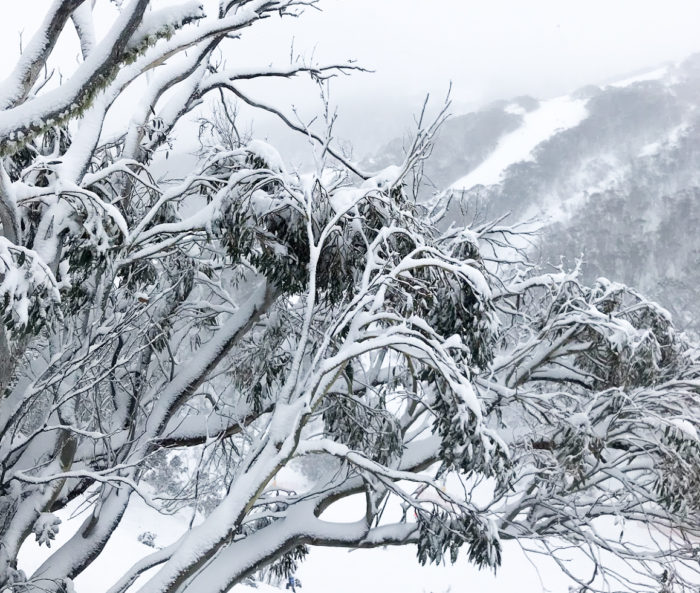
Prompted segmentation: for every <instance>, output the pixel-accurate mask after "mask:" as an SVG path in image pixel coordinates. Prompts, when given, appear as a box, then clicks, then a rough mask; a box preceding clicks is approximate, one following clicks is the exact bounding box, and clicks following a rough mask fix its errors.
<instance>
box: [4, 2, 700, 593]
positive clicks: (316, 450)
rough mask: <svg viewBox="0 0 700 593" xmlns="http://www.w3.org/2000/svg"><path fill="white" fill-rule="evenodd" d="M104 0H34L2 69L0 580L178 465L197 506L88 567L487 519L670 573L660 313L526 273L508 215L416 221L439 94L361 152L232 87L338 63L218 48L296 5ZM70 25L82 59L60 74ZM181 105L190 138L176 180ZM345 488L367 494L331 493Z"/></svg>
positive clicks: (641, 583)
mask: <svg viewBox="0 0 700 593" xmlns="http://www.w3.org/2000/svg"><path fill="white" fill-rule="evenodd" d="M118 4H119V13H118V17H117V18H116V20H115V21H114V23H113V24H112V26H111V28H110V29H109V30H108V32H107V33H106V34H105V35H104V36H103V37H102V38H97V36H96V35H95V33H94V30H95V28H94V26H93V20H92V19H93V16H92V9H93V3H92V2H90V1H87V0H86V1H81V0H55V1H54V2H53V4H52V6H51V8H50V10H49V13H48V14H47V15H46V17H45V19H44V21H43V22H42V24H41V25H40V27H39V30H38V31H37V33H36V34H35V36H34V37H33V38H32V40H31V41H30V42H29V44H28V45H27V46H26V48H25V49H24V52H23V54H22V56H21V58H20V59H19V61H18V62H17V64H16V66H15V68H14V70H13V71H12V73H11V74H10V76H9V78H8V79H7V80H6V81H5V82H4V83H3V84H2V86H1V87H0V106H1V108H2V111H0V153H1V155H2V162H1V165H0V224H1V225H2V226H1V229H2V231H1V234H0V299H1V300H0V307H1V309H0V312H1V313H2V316H1V319H2V321H1V323H0V393H1V394H2V399H1V400H0V591H12V592H20V591H22V592H30V591H39V590H41V591H71V590H73V580H74V579H75V578H76V577H77V576H78V575H80V574H81V572H82V571H83V570H85V568H86V567H88V566H89V565H90V564H91V563H92V562H93V561H94V560H95V559H96V558H99V557H100V555H101V554H102V552H103V550H104V547H105V545H106V543H107V541H108V540H109V538H110V536H111V535H112V534H113V533H114V532H115V530H117V529H118V528H119V525H120V521H121V519H122V517H123V515H124V513H125V511H126V509H127V506H128V505H129V502H130V499H132V498H133V497H136V496H138V497H142V498H144V499H145V500H146V501H147V502H148V503H149V504H152V505H154V506H157V507H158V506H160V507H163V506H165V505H166V502H165V501H164V499H165V498H167V497H168V494H169V493H168V488H171V487H175V486H177V488H178V492H177V497H178V498H179V499H181V500H184V501H185V502H186V503H187V504H188V505H190V506H191V507H193V508H194V509H196V510H197V515H196V520H195V521H193V523H192V525H191V526H190V528H189V529H187V530H186V531H184V532H183V533H182V537H181V538H180V539H179V540H178V541H177V542H176V543H175V544H173V545H170V546H168V547H165V548H163V549H157V550H156V551H154V552H153V553H152V554H151V555H149V556H146V557H144V558H143V559H142V560H141V561H139V562H138V563H137V564H135V565H134V566H132V567H131V568H129V569H128V570H127V571H126V572H125V573H124V575H123V577H122V578H121V579H120V580H119V582H117V583H113V584H110V585H109V589H108V590H109V591H110V593H121V592H124V591H128V590H132V591H141V592H143V593H166V592H167V593H176V592H185V591H190V592H195V591H196V592H214V591H222V592H223V591H227V590H228V589H229V588H230V587H231V586H232V585H234V584H236V583H238V582H240V581H242V580H243V579H245V578H247V577H248V576H250V575H253V574H255V573H257V572H258V571H260V570H263V569H266V570H270V571H272V572H273V573H276V574H279V575H284V574H288V573H289V572H291V571H293V569H294V566H295V565H296V563H297V562H298V561H300V560H301V559H303V557H304V556H305V555H306V553H307V552H308V548H307V546H308V545H315V546H346V547H364V548H370V547H377V546H385V545H406V544H416V545H417V554H418V560H419V561H421V562H428V561H435V562H437V561H440V560H441V559H442V558H443V557H445V556H447V557H449V558H451V559H452V560H455V559H456V558H457V556H458V553H459V552H460V550H463V553H464V554H465V555H466V557H467V558H468V560H469V561H471V562H473V563H475V564H477V565H478V566H480V567H492V568H496V567H498V566H499V564H500V562H501V555H502V544H501V542H502V541H504V540H508V539H515V540H518V541H519V542H520V543H521V545H522V546H524V547H526V548H528V547H532V548H533V550H535V551H539V552H546V553H549V554H551V555H552V556H553V557H554V558H556V559H557V561H558V562H560V565H561V567H562V569H563V570H566V571H568V572H570V569H569V568H568V566H569V564H568V562H567V555H568V554H569V550H570V549H572V548H575V549H577V550H578V551H579V552H578V553H579V554H582V555H583V556H585V557H586V558H587V559H588V561H587V562H584V563H583V564H582V565H581V566H582V567H583V571H584V572H583V573H578V572H577V573H575V574H574V573H572V574H571V576H572V578H573V579H574V581H575V582H577V583H578V585H577V586H580V588H581V589H580V590H581V591H589V590H590V591H592V590H597V589H600V590H603V589H605V590H614V589H618V590H619V589H620V588H622V589H625V590H630V591H643V590H649V591H660V590H663V591H672V590H674V591H675V590H678V591H682V590H690V587H691V586H692V582H693V581H694V580H695V579H697V577H698V565H697V563H698V542H699V541H700V525H699V522H698V516H700V495H699V493H700V469H699V467H698V462H697V460H698V458H699V457H700V440H699V439H698V429H699V428H700V411H699V409H700V405H699V404H700V401H699V397H700V396H699V392H700V356H699V354H698V351H697V350H695V349H693V348H692V347H691V345H690V344H688V343H686V341H685V340H684V338H683V337H682V336H680V335H677V334H676V333H675V332H674V330H673V326H672V323H671V320H670V318H669V316H668V314H667V313H665V312H664V311H663V310H662V309H660V308H659V307H658V306H656V305H654V304H653V303H650V302H647V301H646V300H645V299H644V298H643V297H641V296H640V295H638V294H636V293H635V292H634V291H632V290H630V289H627V288H625V287H623V286H620V285H617V284H614V283H610V282H608V281H605V280H601V281H600V282H599V283H598V284H597V285H596V286H595V287H593V288H588V287H585V286H581V285H580V284H579V283H578V281H577V278H576V274H575V273H570V274H567V273H564V272H557V273H543V272H538V271H537V270H534V269H533V268H531V267H530V266H528V265H527V264H526V262H524V261H523V259H522V258H521V252H520V250H521V248H522V244H523V242H522V238H520V237H519V236H518V234H517V229H516V230H514V229H511V228H506V227H502V226H500V225H498V224H491V225H486V226H481V227H474V228H471V229H461V228H454V227H450V228H449V229H448V230H447V231H438V230H437V229H438V225H437V222H436V221H437V218H438V217H439V214H437V213H436V212H435V210H432V211H429V210H428V209H427V208H425V207H422V206H420V205H418V204H416V203H415V200H414V199H413V198H412V193H411V191H410V185H411V184H410V183H409V182H408V179H409V177H410V175H411V173H412V171H415V166H416V165H417V164H419V163H420V161H421V160H422V159H424V158H426V157H427V155H428V154H429V150H430V140H431V138H432V136H433V134H434V132H435V129H436V126H437V125H439V123H440V121H441V119H442V115H441V116H439V117H438V118H437V120H436V122H435V124H433V125H426V126H425V127H423V126H422V125H421V126H419V129H418V131H417V133H416V137H415V141H414V143H413V144H412V146H411V147H410V149H409V150H408V153H407V158H406V160H405V162H403V163H400V164H398V165H397V166H395V167H391V168H389V169H385V170H383V171H381V172H369V173H368V172H364V171H362V170H361V168H360V167H358V166H357V165H355V164H353V163H352V162H350V160H349V159H347V158H345V157H344V155H343V154H342V152H341V151H340V150H339V149H337V148H335V147H334V143H333V141H332V136H331V134H330V130H331V129H332V126H331V125H330V124H331V123H332V116H330V115H329V114H326V115H327V117H326V118H325V121H326V122H327V123H328V125H327V126H326V127H325V128H324V129H322V130H320V131H313V130H312V129H310V128H309V127H306V126H304V125H303V124H297V123H295V122H294V120H292V119H290V118H288V117H286V116H285V115H284V114H283V113H282V112H281V111H279V110H278V109H277V108H276V107H274V106H271V105H267V104H263V103H261V102H260V100H258V99H254V98H252V97H250V96H248V95H247V94H246V92H245V91H244V90H243V88H242V87H241V85H240V81H241V80H248V79H251V78H258V77H271V76H272V77H280V78H284V77H292V76H295V75H300V74H308V75H310V76H312V77H313V78H315V79H323V78H324V77H326V76H328V75H331V74H333V73H336V72H342V71H344V70H345V69H349V68H352V67H353V66H352V65H351V64H332V65H328V66H322V65H319V64H315V63H314V64H309V63H305V62H303V61H299V60H293V61H292V63H291V64H286V65H282V66H279V67H278V66H275V65H271V66H266V67H263V68H256V67H254V65H247V66H245V67H235V68H234V67H228V66H226V61H225V60H221V59H220V56H221V53H222V52H223V53H224V54H225V52H227V51H235V48H236V43H237V39H238V37H239V36H240V35H252V34H254V33H255V31H256V28H255V27H256V26H257V25H256V23H257V22H258V21H260V20H261V19H264V18H266V17H269V16H272V15H280V14H281V15H282V16H283V17H284V16H286V15H296V14H297V13H298V11H300V10H301V9H302V8H303V7H304V6H306V5H311V4H315V2H312V1H302V0H230V1H223V0H222V1H221V2H220V3H219V7H218V11H215V12H214V13H212V14H205V12H204V10H203V9H202V8H201V7H200V6H199V5H198V4H197V3H191V2H188V3H185V4H182V5H178V6H176V7H170V8H166V9H161V10H148V9H149V2H148V0H131V1H130V2H124V3H118ZM69 21H71V22H70V23H69ZM70 28H73V29H74V30H75V31H76V32H77V34H78V36H79V39H80V45H81V49H82V55H83V58H82V62H81V63H80V65H79V66H78V67H77V68H76V70H75V72H74V73H73V74H72V75H71V76H70V77H68V78H67V79H66V80H62V81H61V83H60V84H57V85H56V84H52V83H51V81H50V80H47V77H46V75H45V74H43V73H45V72H46V70H45V68H44V66H45V65H46V63H47V60H48V58H49V56H50V54H51V52H52V50H53V48H54V46H55V44H56V42H57V39H58V37H59V35H60V34H61V32H62V31H63V30H64V29H70ZM146 76H148V85H147V86H146V85H144V84H143V79H144V78H145V77H146ZM126 92H134V93H141V96H140V98H139V99H138V101H134V100H133V98H132V99H131V101H132V105H134V106H135V107H133V108H132V109H131V111H130V113H129V115H128V117H124V111H123V108H121V109H122V110H121V111H119V110H118V105H115V102H116V101H117V99H119V98H120V97H121V96H122V95H123V94H124V93H126ZM228 98H236V99H237V100H238V101H242V102H245V103H247V104H249V105H251V106H253V107H256V108H260V109H264V110H266V111H268V112H272V113H274V114H277V115H278V116H279V117H280V118H281V119H282V120H283V121H285V122H286V123H287V124H288V125H289V126H290V127H292V128H294V129H297V130H298V131H301V132H303V133H304V134H306V136H307V137H308V138H309V139H310V141H311V142H312V144H313V150H314V159H315V160H314V162H315V167H314V170H313V171H312V172H309V173H306V174H301V173H298V172H295V171H292V170H290V169H289V168H288V167H287V166H286V165H285V162H284V161H283V159H282V158H281V157H280V155H279V154H278V152H277V151H276V150H275V149H274V148H272V147H271V146H269V145H267V144H265V143H263V142H261V141H258V140H252V139H247V138H243V137H242V136H241V135H240V134H238V133H237V131H236V122H235V120H234V118H233V116H232V113H231V110H230V107H231V105H230V104H229V103H228V102H227V100H228ZM215 100H216V101H220V103H219V106H218V107H214V106H213V105H214V102H215ZM203 106H204V107H206V108H208V109H209V110H210V111H209V113H210V114H211V113H213V112H216V114H218V115H210V119H209V122H205V124H204V125H203V126H202V127H201V130H200V131H201V135H200V141H201V151H200V154H199V158H198V159H197V161H196V163H193V164H192V166H191V168H190V169H189V170H187V171H181V170H176V171H172V170H171V171H169V172H168V175H166V177H167V176H169V177H174V178H175V179H174V180H170V181H167V180H165V179H164V177H163V175H162V174H159V173H157V172H158V171H161V173H162V171H163V170H164V169H165V170H167V169H168V162H172V160H173V157H172V155H171V159H170V161H168V160H166V159H165V158H164V154H163V153H164V152H165V149H166V148H168V147H169V145H170V142H171V139H172V137H173V134H175V133H176V132H177V129H178V128H177V126H178V124H179V123H180V124H186V123H187V121H188V118H189V121H190V122H191V120H192V119H193V118H194V116H193V115H191V114H192V113H193V110H195V109H202V107H203ZM115 111H117V113H116V116H115ZM110 117H112V120H116V121H117V123H118V124H119V123H121V124H122V127H121V129H119V131H118V132H117V133H110V134H107V133H106V132H105V130H106V126H105V122H106V121H108V119H109V118H110ZM184 129H185V130H187V126H186V125H185V126H184ZM173 150H177V144H176V145H175V148H174V149H173ZM179 162H180V163H181V162H182V161H181V160H180V161H179ZM440 228H442V227H440ZM182 459H185V461H184V462H183V461H182ZM188 459H189V460H191V459H196V460H197V463H196V467H195V468H194V469H192V470H191V468H190V466H189V465H188V463H187V460H188ZM289 468H292V469H293V470H294V471H296V472H301V473H303V474H304V475H305V476H306V482H307V486H306V487H305V488H304V490H303V491H299V490H292V489H290V488H288V487H286V486H285V484H284V480H282V479H279V480H278V478H279V477H280V475H281V473H283V472H284V471H289ZM159 475H160V476H161V477H162V476H164V475H167V476H169V480H162V479H158V476H159ZM178 480H179V482H178ZM175 482H177V484H175V485H173V484H174V483H175ZM159 495H160V496H159ZM356 495H362V496H364V500H365V508H366V511H365V516H364V517H363V518H362V519H361V520H359V521H357V522H354V523H336V522H333V521H330V520H328V519H327V517H324V515H323V512H324V511H325V510H326V509H327V508H329V507H330V506H331V505H333V504H335V503H338V502H339V501H341V500H342V499H345V498H348V497H351V496H356ZM76 499H79V500H83V501H84V502H85V504H89V505H90V512H89V513H88V514H87V518H86V519H85V520H84V523H83V524H82V526H81V527H80V528H79V530H78V532H77V533H76V534H75V535H74V536H72V537H71V538H69V539H68V540H67V541H66V542H65V543H63V544H62V545H60V546H58V547H57V548H55V549H53V551H52V553H51V554H50V555H47V558H46V560H45V562H44V563H43V564H42V565H41V566H40V567H39V568H38V569H37V570H36V571H35V572H34V573H33V574H26V573H25V571H24V570H23V567H22V566H21V565H18V564H17V556H18V552H19V550H20V548H21V546H22V545H23V543H24V542H25V540H27V538H29V537H31V536H32V535H33V536H34V537H35V538H36V539H37V541H39V542H40V543H45V544H47V546H48V545H49V544H50V543H52V541H53V540H54V539H55V536H56V534H57V532H58V531H59V530H60V522H59V518H58V516H57V515H56V513H59V514H60V512H61V510H62V509H64V508H65V507H66V506H67V505H69V504H70V503H71V502H72V501H75V500H76ZM149 537H150V540H149V541H151V542H152V540H153V537H152V534H151V536H149ZM589 568H590V570H589ZM147 571H148V575H146V578H144V579H141V580H140V581H139V583H138V586H136V585H135V584H134V583H135V581H136V579H137V578H138V577H140V576H141V575H143V573H145V572H147ZM132 585H133V586H132ZM106 590H107V589H106Z"/></svg>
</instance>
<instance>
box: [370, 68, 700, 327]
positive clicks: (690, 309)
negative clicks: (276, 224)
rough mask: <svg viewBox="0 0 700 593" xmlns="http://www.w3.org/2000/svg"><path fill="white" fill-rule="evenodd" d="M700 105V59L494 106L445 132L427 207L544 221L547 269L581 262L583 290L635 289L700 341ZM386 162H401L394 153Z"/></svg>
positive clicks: (464, 215)
mask: <svg viewBox="0 0 700 593" xmlns="http://www.w3.org/2000/svg"><path fill="white" fill-rule="evenodd" d="M525 105H526V106H527V107H525ZM699 107H700V56H693V57H691V58H689V59H688V60H686V61H685V62H683V63H682V64H680V65H677V66H668V67H665V68H662V69H656V70H653V71H651V72H649V73H647V74H643V75H640V76H637V77H634V78H631V79H628V80H624V81H622V82H620V83H618V84H615V85H609V86H606V87H604V88H600V87H596V86H588V87H585V88H583V89H580V90H578V91H576V92H575V93H572V94H571V95H569V96H565V97H560V98H556V99H551V100H548V101H543V102H538V101H536V100H534V99H527V98H526V99H523V98H520V99H518V100H516V101H512V102H505V101H504V102H500V103H495V104H493V105H490V106H489V107H487V108H486V109H484V110H482V111H478V112H474V113H472V114H469V115H467V116H461V117H458V118H454V119H453V120H451V121H448V122H447V123H446V124H445V126H444V129H443V130H442V131H441V133H440V135H439V136H438V138H437V142H436V147H435V149H434V152H433V155H432V157H431V159H430V160H429V161H428V162H427V163H426V164H425V175H426V178H428V179H429V180H430V184H428V185H426V187H424V188H423V192H424V196H423V197H427V196H429V195H430V194H431V193H434V191H435V189H437V190H449V191H451V192H452V193H453V194H454V196H455V197H456V198H457V199H456V200H455V199H453V207H452V209H451V214H450V218H451V219H452V220H455V219H461V220H463V221H466V222H469V221H470V220H471V219H472V218H473V217H475V216H479V217H498V216H502V215H504V214H506V213H510V220H511V221H516V220H524V219H531V218H537V219H539V220H540V221H542V222H543V224H544V229H543V235H542V238H541V244H540V251H541V256H542V258H543V259H544V261H546V262H551V263H553V264H557V265H558V264H559V263H560V261H561V257H560V256H564V257H565V259H566V262H567V263H568V265H573V262H574V260H575V259H576V258H578V257H580V256H583V258H584V266H583V273H584V277H585V280H587V281H590V280H593V279H595V278H596V277H598V276H601V275H602V276H607V277H609V278H611V279H615V280H619V281H623V282H626V283H628V284H631V285H633V286H635V287H637V288H639V289H640V290H642V291H643V292H645V293H647V294H648V295H650V296H651V297H653V298H656V299H658V300H659V301H660V302H661V303H662V304H664V305H665V306H666V307H667V308H668V309H669V310H670V311H671V312H672V313H673V314H674V317H675V318H676V320H677V323H678V324H679V325H680V326H681V327H684V328H686V329H689V330H694V331H698V329H700V296H699V295H698V292H697V290H698V289H697V287H698V286H700V235H698V233H697V228H698V222H699V221H700V109H699ZM503 121H507V122H508V125H497V124H496V122H503ZM465 122H469V126H465ZM477 129H478V130H480V132H481V133H480V134H475V133H474V130H477ZM382 152H383V153H384V156H383V158H384V160H386V161H390V160H392V159H396V158H397V156H398V155H397V154H396V153H397V151H396V143H393V144H392V145H390V146H388V147H386V149H385V150H384V151H382Z"/></svg>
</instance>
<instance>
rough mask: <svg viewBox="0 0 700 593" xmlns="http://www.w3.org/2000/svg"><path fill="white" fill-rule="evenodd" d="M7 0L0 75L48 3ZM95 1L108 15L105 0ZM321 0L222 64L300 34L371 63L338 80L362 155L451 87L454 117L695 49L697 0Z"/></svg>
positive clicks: (311, 45)
mask: <svg viewBox="0 0 700 593" xmlns="http://www.w3.org/2000/svg"><path fill="white" fill-rule="evenodd" d="M2 1H3V5H4V6H3V8H4V11H3V19H2V20H1V21H0V51H2V55H3V57H4V59H3V60H2V61H1V62H0V72H2V71H3V70H7V69H8V68H9V67H10V65H11V64H12V62H13V58H14V57H16V55H17V53H18V32H19V31H20V30H22V29H24V39H25V43H26V40H27V39H28V37H29V35H30V34H31V30H32V27H33V24H36V23H37V19H38V16H39V15H41V14H42V13H43V10H44V9H45V7H46V6H48V5H49V4H50V0H24V1H23V2H14V1H10V0H2ZM125 1H128V0H125ZM155 2H156V3H157V4H158V5H162V4H168V3H174V2H172V1H171V0H155ZM203 2H204V3H205V5H211V4H213V5H214V6H216V4H217V0H203ZM97 6H98V7H102V13H103V14H105V15H108V14H109V13H110V12H111V10H110V8H111V5H110V3H109V0H97ZM319 6H320V7H321V8H322V9H323V11H322V12H319V11H315V10H308V11H307V14H305V15H304V16H303V18H300V19H287V20H285V21H284V23H283V24H281V23H279V22H275V21H276V19H270V20H269V21H267V22H266V23H264V24H263V25H262V26H256V27H253V28H251V29H250V30H249V31H247V32H246V34H245V37H244V39H243V43H242V44H241V47H240V48H236V49H234V50H233V51H232V54H231V55H230V56H227V59H229V60H231V61H235V62H237V61H251V60H254V61H255V62H257V63H261V64H267V63H269V62H271V61H275V62H278V63H279V62H280V61H281V62H286V60H287V59H288V56H289V46H290V43H291V40H292V39H294V46H295V49H296V50H297V51H298V52H300V53H301V54H302V55H305V56H310V55H312V54H313V55H315V56H316V57H317V58H318V59H319V60H329V61H330V60H343V59H348V58H354V59H357V60H358V62H359V63H360V64H362V65H364V66H367V67H369V68H372V69H373V70H375V73H374V74H358V75H354V76H352V77H348V78H343V79H340V80H337V81H335V82H334V85H333V97H334V98H335V101H336V102H337V103H338V104H339V106H340V121H339V126H338V130H339V134H340V135H342V136H345V137H347V138H349V139H350V140H351V141H352V142H353V143H354V144H356V145H357V146H358V148H359V150H360V151H361V152H362V151H364V150H367V149H368V148H370V147H371V146H376V145H377V144H378V143H381V142H383V141H386V140H388V139H390V138H391V137H392V136H394V135H396V134H398V133H400V132H401V131H402V130H404V129H406V128H407V126H408V124H409V123H410V115H411V114H412V113H414V112H415V111H416V110H417V109H418V107H419V105H420V103H421V101H422V98H423V96H424V95H425V93H426V92H428V91H430V92H432V93H433V95H434V96H435V95H438V96H440V97H441V96H443V95H444V93H445V92H446V90H447V88H448V85H449V83H450V82H452V83H453V93H452V97H453V100H454V104H455V106H454V109H453V111H454V112H455V113H459V112H465V111H468V110H470V109H474V108H476V107H479V106H481V105H483V104H485V103H487V102H489V101H491V100H494V99H500V98H510V97H513V96H516V95H522V94H530V95H533V96H537V97H539V98H546V97H551V96H556V95H559V94H564V93H567V92H569V91H571V90H573V89H575V88H577V87H580V86H583V85H585V84H590V83H598V84H600V83H604V82H606V81H611V80H614V79H616V78H620V77H624V76H625V75H627V74H629V73H633V72H635V71H637V70H640V69H645V68H652V67H654V66H656V65H658V64H659V63H662V62H666V61H669V60H673V61H676V60H681V59H683V58H684V57H686V56H687V55H689V54H691V53H693V52H696V51H700V34H699V25H700V1H698V0H663V1H662V0H321V1H320V4H319ZM105 24H106V23H105ZM73 38H74V34H73V32H72V31H71V32H69V34H67V35H66V36H65V39H64V41H65V43H64V53H63V56H62V58H63V61H62V63H64V64H65V63H66V62H72V63H75V62H74V56H76V55H77V54H78V51H79V49H78V45H77V43H76V42H75V39H73ZM260 93H262V95H265V96H267V95H269V94H274V96H276V97H278V100H277V102H278V104H282V105H284V104H285V103H287V104H292V103H293V104H295V105H300V104H303V103H305V102H306V101H307V100H308V99H307V98H308V97H309V95H311V96H313V97H315V96H316V94H315V90H314V89H309V88H308V86H306V87H301V86H300V85H286V86H285V87H283V90H282V92H280V90H279V88H278V87H275V90H274V91H272V88H270V89H264V88H261V90H260Z"/></svg>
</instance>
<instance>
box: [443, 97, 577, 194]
mask: <svg viewBox="0 0 700 593" xmlns="http://www.w3.org/2000/svg"><path fill="white" fill-rule="evenodd" d="M587 115H588V111H587V109H586V101H585V100H584V99H573V98H571V97H569V96H568V95H567V96H564V97H557V98H556V99H550V100H549V101H543V102H542V103H540V106H539V108H537V109H535V110H533V111H531V112H529V113H526V114H525V115H524V116H523V123H522V125H521V126H520V127H519V128H518V129H517V130H514V131H513V132H511V133H509V134H506V135H505V136H503V137H502V138H501V140H500V142H499V143H498V145H497V146H496V148H495V150H494V151H493V152H492V153H491V154H490V155H489V156H488V157H487V158H486V159H485V160H484V161H482V163H481V164H480V165H479V166H478V167H476V169H473V170H472V171H471V172H470V173H469V174H468V175H466V176H465V177H462V178H461V179H459V180H458V181H456V182H455V183H453V184H452V189H455V190H463V189H465V190H468V189H471V188H472V187H474V186H476V185H493V184H496V183H499V182H500V181H501V178H502V176H503V173H504V171H505V170H506V169H507V168H508V167H509V166H510V165H513V164H515V163H519V162H522V161H528V160H532V159H533V151H534V149H535V148H536V147H537V146H538V145H539V144H541V143H542V142H544V141H545V140H547V139H549V138H551V137H552V136H553V135H554V134H556V133H558V132H561V131H563V130H567V129H569V128H573V127H574V126H577V125H578V124H579V123H581V121H583V120H584V119H585V118H586V116H587Z"/></svg>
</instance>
